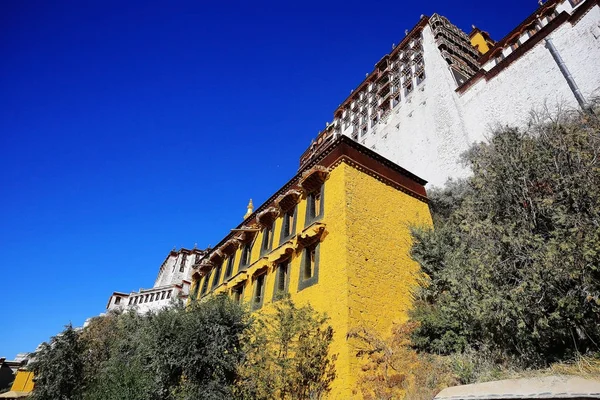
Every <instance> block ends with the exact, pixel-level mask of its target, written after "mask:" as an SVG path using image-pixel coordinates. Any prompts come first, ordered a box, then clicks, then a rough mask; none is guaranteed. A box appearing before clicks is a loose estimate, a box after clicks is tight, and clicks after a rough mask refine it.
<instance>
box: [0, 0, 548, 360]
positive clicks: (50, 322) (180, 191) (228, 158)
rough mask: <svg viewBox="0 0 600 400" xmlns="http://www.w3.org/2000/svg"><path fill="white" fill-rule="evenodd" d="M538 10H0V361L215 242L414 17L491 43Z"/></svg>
mask: <svg viewBox="0 0 600 400" xmlns="http://www.w3.org/2000/svg"><path fill="white" fill-rule="evenodd" d="M52 3H54V4H52ZM407 3H410V4H407ZM523 3H526V4H523ZM536 6H537V1H535V0H529V1H527V2H523V1H522V0H505V1H502V2H491V3H490V2H480V1H477V2H476V1H471V0H455V1H440V0H433V1H429V2H406V1H393V2H379V1H375V2H364V1H360V2H359V1H336V2H326V1H320V2H314V3H311V2H300V3H296V2H270V3H268V2H260V1H254V2H239V3H236V2H232V1H230V2H204V1H162V2H158V1H134V0H129V1H126V2H123V1H111V0H108V1H107V0H103V1H93V0H91V1H84V2H82V1H57V2H48V1H35V0H29V1H17V0H13V1H10V0H8V1H3V2H1V4H0V36H1V37H2V40H1V41H0V52H1V53H0V55H1V59H2V62H0V149H1V150H2V153H1V156H0V284H1V290H2V292H3V296H2V299H3V300H2V306H0V324H1V325H2V326H3V328H2V329H0V356H7V357H9V358H12V357H13V356H14V355H15V354H16V353H18V352H23V351H32V350H34V349H35V347H36V345H37V344H38V343H40V342H42V341H45V340H48V338H49V337H50V336H52V335H54V334H56V333H58V332H59V331H60V330H62V327H63V326H64V325H65V324H67V323H69V322H72V323H73V324H74V325H81V324H82V323H83V322H84V320H85V319H86V318H87V317H90V316H94V315H97V314H98V313H100V312H102V311H103V310H104V307H105V305H106V301H107V300H108V297H109V296H110V294H111V293H112V292H113V291H115V290H118V291H131V290H137V289H139V288H140V287H151V286H152V283H153V281H154V279H155V276H156V273H157V271H158V267H159V266H160V264H161V263H162V261H163V259H164V258H165V257H166V255H167V253H168V252H169V251H170V250H171V249H172V248H173V247H177V248H179V247H182V246H183V247H188V248H190V247H193V246H194V244H195V243H197V244H198V247H201V248H204V247H206V246H207V245H210V244H213V245H214V244H216V243H217V242H219V240H220V239H221V238H222V237H223V236H224V235H225V234H226V233H227V232H228V231H229V229H231V228H233V227H234V226H236V225H237V224H238V223H239V222H240V221H241V219H242V216H243V214H244V212H245V207H246V204H247V202H248V199H249V198H253V199H254V201H255V205H259V204H261V202H262V201H264V200H266V199H267V198H268V197H269V196H270V195H271V194H272V193H273V192H274V191H275V190H277V189H279V187H280V186H282V185H283V184H284V183H285V182H286V181H287V180H288V179H289V178H290V177H292V176H293V175H294V173H295V171H296V169H297V166H298V158H299V156H300V154H301V153H302V152H303V151H304V150H305V148H306V147H307V146H308V145H309V143H310V140H311V139H312V138H314V137H315V136H316V134H317V132H318V131H319V130H320V129H322V128H323V127H324V126H325V122H326V121H330V120H331V119H332V113H333V111H334V109H335V108H336V107H337V105H338V104H340V103H341V102H342V101H343V100H344V99H345V98H346V97H347V95H348V94H349V93H350V90H351V89H353V88H354V87H355V86H356V85H357V84H358V83H360V81H361V80H362V79H363V78H364V76H365V73H367V72H370V71H371V70H372V68H373V65H374V64H375V62H377V61H378V60H379V59H380V58H381V56H382V55H383V54H385V53H387V52H389V50H390V49H391V45H392V43H394V42H395V43H398V42H399V41H400V40H401V38H402V37H403V35H404V30H405V29H410V28H412V27H413V26H414V25H415V24H416V23H417V21H418V20H419V16H420V15H421V14H426V15H431V14H432V13H434V12H438V13H440V14H442V15H445V16H446V17H448V18H449V19H450V20H451V21H452V22H453V23H454V24H456V25H458V26H459V27H461V28H462V29H463V30H465V31H467V32H468V31H469V30H470V28H471V24H476V25H477V26H478V27H480V28H482V29H485V30H488V31H489V32H490V33H491V35H492V37H494V38H496V39H499V38H501V37H502V36H503V35H504V34H506V33H507V32H508V31H509V30H510V29H512V28H513V27H514V26H515V25H516V24H518V23H519V22H520V21H521V20H522V19H524V18H525V17H526V16H527V15H528V14H529V13H531V12H532V11H533V10H534V9H535V8H536Z"/></svg>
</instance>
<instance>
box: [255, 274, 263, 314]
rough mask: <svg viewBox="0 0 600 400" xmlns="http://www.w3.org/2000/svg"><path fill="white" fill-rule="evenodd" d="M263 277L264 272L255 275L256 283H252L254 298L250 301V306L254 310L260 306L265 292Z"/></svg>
mask: <svg viewBox="0 0 600 400" xmlns="http://www.w3.org/2000/svg"><path fill="white" fill-rule="evenodd" d="M265 278H266V274H261V275H259V276H257V277H256V283H255V285H254V299H253V301H252V308H253V309H254V310H257V309H259V308H261V307H262V304H263V298H264V292H265Z"/></svg>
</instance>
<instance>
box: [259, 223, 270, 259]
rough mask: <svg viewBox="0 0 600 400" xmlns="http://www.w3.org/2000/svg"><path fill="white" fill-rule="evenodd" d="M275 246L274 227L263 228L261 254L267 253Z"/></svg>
mask: <svg viewBox="0 0 600 400" xmlns="http://www.w3.org/2000/svg"><path fill="white" fill-rule="evenodd" d="M272 247H273V227H272V226H269V227H268V228H265V229H263V236H262V244H261V245H260V254H261V255H263V254H266V253H267V252H269V250H271V248H272Z"/></svg>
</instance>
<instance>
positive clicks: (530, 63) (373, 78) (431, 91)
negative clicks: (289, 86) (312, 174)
mask: <svg viewBox="0 0 600 400" xmlns="http://www.w3.org/2000/svg"><path fill="white" fill-rule="evenodd" d="M599 68H600V2H599V1H598V0H548V1H546V2H545V3H544V4H543V5H540V6H539V8H538V9H537V10H536V11H535V12H534V13H533V14H531V15H530V16H529V17H527V18H526V19H525V20H524V21H523V22H522V23H521V24H519V25H518V26H517V27H516V28H515V29H513V30H512V31H511V32H510V33H508V35H506V36H505V37H504V38H503V39H501V40H499V41H498V42H495V41H494V40H492V39H491V38H490V36H489V34H487V33H486V32H484V31H482V30H480V29H478V28H476V27H473V30H472V32H471V33H470V34H469V35H467V34H466V33H465V32H463V31H462V30H461V29H459V28H458V27H456V26H454V25H453V24H452V23H451V22H450V21H449V20H448V19H446V18H444V17H442V16H440V15H437V14H434V15H433V16H431V17H426V16H422V17H421V19H420V21H419V22H418V23H417V25H416V26H414V27H413V28H412V29H411V30H408V31H406V36H405V37H404V39H403V40H402V41H401V42H400V43H399V44H398V45H396V46H394V48H393V50H392V51H391V52H390V54H386V55H384V56H383V57H382V58H381V59H380V60H379V61H378V62H377V63H376V64H375V69H374V70H373V71H372V72H371V73H369V74H368V75H367V77H366V79H364V81H363V82H362V83H361V84H360V85H358V87H356V88H355V89H354V90H353V91H352V92H351V94H350V96H349V97H348V98H347V99H345V100H344V101H343V102H342V103H341V104H340V105H339V107H338V108H337V109H336V110H335V111H334V115H333V122H332V123H328V124H327V128H326V129H325V130H323V131H322V132H320V133H319V135H318V136H317V138H316V139H315V140H314V141H313V143H311V145H310V147H309V148H308V149H307V150H306V152H305V153H304V154H303V155H302V157H301V160H300V164H301V166H302V165H304V163H306V162H307V161H308V160H310V159H311V157H313V155H314V154H317V153H318V152H319V148H320V147H322V146H326V145H327V143H328V142H329V141H331V140H334V138H335V137H337V136H339V135H345V136H349V137H350V138H352V139H353V140H355V141H357V142H359V143H361V144H363V145H365V146H367V147H369V148H371V149H372V150H374V151H376V152H378V153H380V154H381V155H383V156H384V157H386V158H388V159H389V160H391V161H393V162H395V163H397V164H400V165H402V166H404V167H406V168H408V169H410V170H411V171H412V172H414V173H415V174H417V175H419V176H421V177H423V178H424V179H427V180H428V181H429V182H430V183H431V184H433V185H436V186H441V185H443V184H444V183H445V182H446V180H447V178H451V177H454V178H458V177H464V176H466V175H467V174H468V173H469V171H468V170H467V169H465V167H464V166H463V165H461V163H460V154H462V153H463V152H464V151H465V150H467V149H468V148H469V146H470V145H471V144H472V143H473V142H479V141H484V140H485V139H486V137H487V135H488V134H489V133H490V132H491V130H492V129H493V128H494V127H497V126H499V125H500V124H502V125H516V126H525V125H526V124H527V122H528V121H529V119H530V117H531V111H532V110H534V111H536V110H538V111H540V110H543V109H544V108H546V107H548V108H549V109H551V110H555V109H556V107H557V106H561V107H567V108H578V107H582V108H585V107H587V105H588V103H589V101H590V100H592V99H594V98H597V97H600V73H598V70H599Z"/></svg>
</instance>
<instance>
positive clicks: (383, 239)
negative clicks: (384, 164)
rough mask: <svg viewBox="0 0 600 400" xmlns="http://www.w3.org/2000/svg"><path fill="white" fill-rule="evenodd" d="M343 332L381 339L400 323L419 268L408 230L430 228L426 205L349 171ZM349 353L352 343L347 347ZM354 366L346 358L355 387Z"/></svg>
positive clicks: (354, 360) (355, 362)
mask: <svg viewBox="0 0 600 400" xmlns="http://www.w3.org/2000/svg"><path fill="white" fill-rule="evenodd" d="M346 204H347V205H346V210H347V220H346V225H347V228H346V229H347V230H346V231H347V235H348V242H349V244H350V245H349V247H348V255H347V262H348V265H347V269H348V278H349V293H348V294H349V303H350V308H349V328H350V329H353V328H358V327H365V328H370V329H373V330H375V331H377V332H379V333H380V334H382V335H384V336H388V335H390V334H391V328H392V325H393V324H396V323H403V322H406V321H407V319H408V310H409V309H410V307H411V305H412V295H411V292H412V290H413V289H414V288H415V287H416V285H417V276H418V274H420V269H419V265H418V264H417V263H416V262H415V261H413V260H412V259H411V257H410V248H411V246H412V239H411V234H410V228H411V226H430V225H431V224H432V221H431V214H430V212H429V207H428V205H427V204H426V203H424V202H423V201H421V200H418V199H416V198H414V197H411V196H409V195H408V194H405V193H403V192H400V191H398V190H396V189H394V188H393V187H391V186H388V185H386V184H384V183H382V182H380V181H378V180H377V179H375V178H373V177H372V176H369V175H367V174H364V173H362V172H360V171H358V170H356V169H354V168H350V167H348V168H346ZM349 346H350V347H352V343H349ZM359 364H360V360H358V359H357V358H356V357H352V358H351V365H350V367H351V372H352V373H351V375H350V377H351V379H350V380H349V383H350V384H351V385H352V386H353V387H355V383H356V382H355V381H356V378H357V377H358V375H359V371H360V368H359V367H360V365H359Z"/></svg>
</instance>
